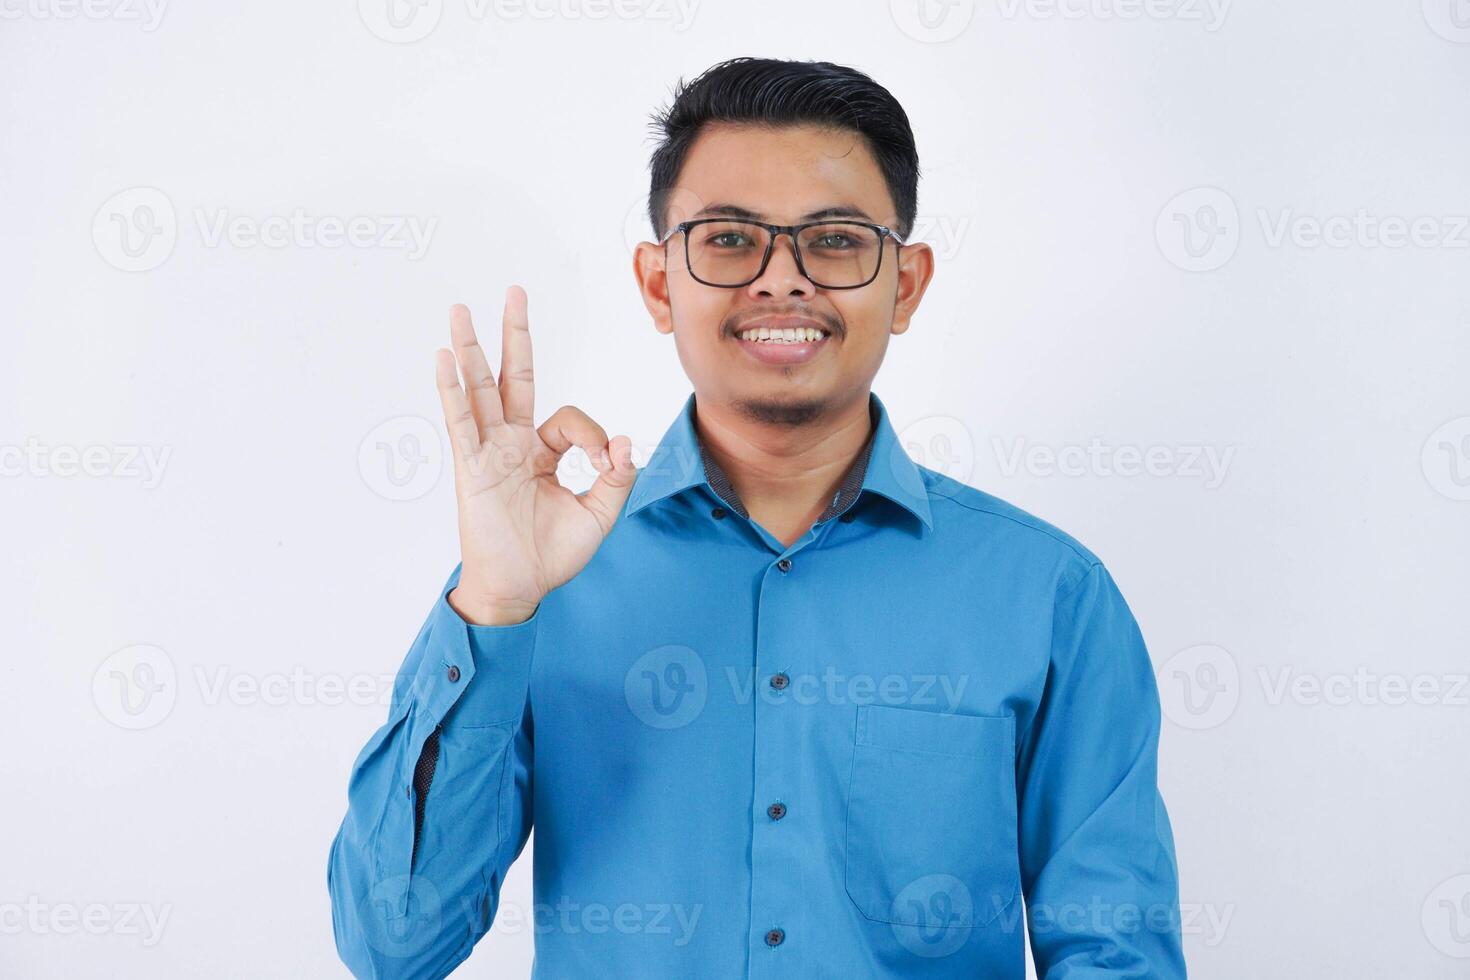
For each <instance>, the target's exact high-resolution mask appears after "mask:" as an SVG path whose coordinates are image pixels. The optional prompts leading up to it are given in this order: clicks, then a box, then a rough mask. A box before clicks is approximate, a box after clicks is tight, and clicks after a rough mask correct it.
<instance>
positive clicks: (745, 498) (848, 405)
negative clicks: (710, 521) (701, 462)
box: [694, 390, 872, 544]
mask: <svg viewBox="0 0 1470 980" xmlns="http://www.w3.org/2000/svg"><path fill="white" fill-rule="evenodd" d="M801 414H803V415H806V413H801ZM792 418H793V415H792V414H787V415H785V416H784V417H783V415H782V413H780V412H771V411H751V410H742V409H741V407H740V406H738V405H728V404H721V403H717V402H703V401H700V400H699V398H698V395H696V396H695V413H694V425H695V430H696V432H697V433H698V435H699V439H700V442H701V443H702V444H703V446H704V448H705V451H706V452H707V453H709V454H710V456H712V457H714V460H715V462H717V463H719V464H720V468H721V469H723V470H724V471H725V475H726V476H728V477H729V479H730V483H731V485H732V486H733V487H734V488H735V492H736V493H737V494H739V496H740V501H741V503H743V504H744V505H745V508H746V510H748V511H749V512H750V516H751V518H752V519H753V520H755V521H756V522H757V523H758V524H760V525H761V526H762V527H765V528H766V529H767V530H769V531H771V533H772V534H775V535H776V536H777V537H778V538H780V539H781V540H783V541H785V542H786V543H787V544H790V543H791V541H794V540H795V539H796V538H797V537H800V536H801V534H803V533H805V531H806V529H807V528H809V527H810V526H811V524H812V522H813V521H815V520H816V519H817V517H818V516H819V515H820V514H821V513H822V511H823V510H825V509H826V507H827V504H828V503H829V502H831V500H832V496H833V494H835V493H836V492H837V490H838V487H840V486H841V484H842V478H843V476H844V475H846V473H847V471H848V468H849V467H851V466H852V464H853V462H854V460H855V459H856V458H857V454H858V453H859V452H860V451H861V450H862V448H863V444H864V443H865V442H867V440H868V437H869V435H870V434H871V433H872V420H871V418H870V417H869V395H868V392H867V391H866V390H864V391H861V392H859V394H858V397H856V398H853V399H850V400H848V401H845V402H842V403H835V404H831V405H828V406H824V407H823V408H822V409H821V410H820V411H817V412H813V413H810V414H809V415H807V416H806V417H803V418H801V420H800V421H799V422H797V423H794V424H793V421H792ZM772 419H775V421H772ZM788 537H789V538H790V540H787V538H788Z"/></svg>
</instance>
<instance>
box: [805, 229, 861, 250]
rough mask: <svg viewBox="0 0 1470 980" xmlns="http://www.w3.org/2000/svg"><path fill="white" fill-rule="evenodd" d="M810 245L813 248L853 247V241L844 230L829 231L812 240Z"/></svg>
mask: <svg viewBox="0 0 1470 980" xmlns="http://www.w3.org/2000/svg"><path fill="white" fill-rule="evenodd" d="M812 245H813V246H814V247H815V248H832V249H847V248H852V247H853V242H852V239H851V238H850V237H848V235H847V234H846V233H845V232H840V231H829V232H827V233H826V234H825V235H823V236H821V237H820V238H818V239H817V240H816V241H814V242H812Z"/></svg>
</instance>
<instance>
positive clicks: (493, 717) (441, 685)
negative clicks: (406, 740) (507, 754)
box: [413, 574, 541, 738]
mask: <svg viewBox="0 0 1470 980" xmlns="http://www.w3.org/2000/svg"><path fill="white" fill-rule="evenodd" d="M458 580H459V576H458V575H457V574H456V575H455V576H454V577H453V578H452V579H451V580H450V582H449V583H448V584H447V585H445V587H444V589H443V590H442V591H441V592H440V593H439V601H438V602H436V603H435V604H434V610H433V612H432V613H430V615H429V642H428V647H427V648H426V649H425V650H424V658H423V660H422V661H421V662H420V664H419V670H418V674H417V676H415V678H414V682H413V697H414V704H415V712H414V713H415V714H416V715H417V716H418V717H417V721H416V724H415V726H414V727H415V728H417V729H419V731H418V732H416V734H419V735H422V736H423V737H424V738H427V737H428V734H429V730H432V729H433V728H434V727H436V726H438V725H439V724H440V723H448V724H453V725H456V726H468V727H478V726H484V725H499V724H504V723H506V722H510V721H515V720H518V719H519V718H520V716H521V713H522V712H523V711H524V710H525V706H526V692H527V690H528V688H529V686H530V679H531V657H532V654H533V653H534V652H535V649H536V633H537V630H538V628H539V626H540V615H541V607H540V606H539V605H538V606H537V607H536V609H535V611H534V612H532V613H531V617H530V618H529V619H527V620H525V621H524V622H520V623H514V624H512V625H509V626H477V625H475V624H472V623H468V622H466V621H465V619H464V618H463V617H462V616H460V614H459V613H457V612H455V610H454V607H453V606H451V605H450V604H449V593H450V592H453V591H454V588H455V586H456V585H457V584H458ZM451 709H452V710H451ZM451 714H452V717H449V716H451Z"/></svg>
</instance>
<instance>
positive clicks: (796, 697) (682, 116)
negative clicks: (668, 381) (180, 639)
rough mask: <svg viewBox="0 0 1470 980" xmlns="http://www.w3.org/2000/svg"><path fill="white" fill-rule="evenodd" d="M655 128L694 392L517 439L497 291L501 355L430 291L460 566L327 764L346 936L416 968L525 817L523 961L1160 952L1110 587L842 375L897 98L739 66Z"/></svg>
mask: <svg viewBox="0 0 1470 980" xmlns="http://www.w3.org/2000/svg"><path fill="white" fill-rule="evenodd" d="M659 121H660V123H661V125H662V129H663V136H664V139H663V142H662V144H661V146H660V147H659V149H658V151H657V153H656V154H655V156H654V159H653V163H652V168H651V169H652V173H653V176H652V182H651V194H650V218H651V220H652V223H653V226H654V232H655V238H656V239H657V244H655V243H651V242H645V243H642V244H640V245H639V246H638V248H637V251H636V256H635V261H634V267H635V275H636V277H637V281H638V286H639V289H640V290H641V291H642V295H643V299H644V301H645V303H646V304H647V307H648V310H649V313H650V315H651V317H652V319H653V322H654V325H655V327H656V328H657V329H658V330H659V331H660V332H662V333H666V334H671V335H672V336H673V339H674V343H675V345H676V347H677V349H678V352H679V356H680V359H681V362H682V363H683V366H684V369H685V371H686V372H687V374H688V375H689V379H690V381H691V382H692V385H693V388H694V391H693V393H692V394H691V395H690V396H689V397H688V398H687V400H686V401H685V403H684V407H683V410H682V411H681V412H680V414H679V415H678V417H677V418H676V419H675V421H674V423H673V424H672V425H671V426H670V427H669V429H668V431H667V433H666V434H665V436H664V438H663V441H662V442H661V443H660V445H659V447H658V449H657V450H656V451H655V452H654V454H653V455H652V457H651V459H650V461H649V464H648V465H647V466H646V467H644V468H643V469H641V470H639V469H636V468H635V467H634V466H633V465H632V462H631V455H630V453H631V444H630V441H629V440H628V439H627V437H625V436H617V437H615V438H612V439H609V438H608V435H607V433H606V431H605V430H604V429H603V428H602V427H601V426H600V425H598V424H597V423H596V422H594V421H593V420H592V419H590V418H588V417H587V415H585V414H584V413H582V412H581V411H579V410H577V409H576V408H573V407H571V406H566V407H563V408H561V409H560V410H558V411H556V412H555V413H553V414H552V415H551V417H550V418H548V419H547V420H546V421H545V422H543V423H542V424H541V425H540V427H539V428H537V427H535V424H534V410H533V406H534V401H533V390H534V388H533V386H534V381H533V374H532V367H531V364H532V360H531V343H530V334H529V331H528V326H527V299H526V295H525V293H524V291H523V290H521V289H520V288H518V287H512V288H511V289H510V290H509V291H508V292H507V295H506V303H505V310H504V317H503V323H502V335H501V357H500V373H499V376H498V377H497V376H496V375H495V374H494V373H493V372H492V369H491V366H490V364H489V363H488V361H487V358H486V356H485V354H484V352H483V351H482V350H481V348H480V347H479V346H478V344H477V341H476V336H475V332H474V330H473V328H472V326H471V323H470V315H469V311H468V310H466V309H465V308H464V307H462V306H456V307H455V308H453V310H452V311H451V316H450V332H451V337H452V339H453V345H454V350H453V352H452V353H451V352H450V351H449V350H441V351H440V352H439V353H438V384H439V389H440V392H441V395H442V398H443V405H444V413H445V420H446V424H447V426H448V429H449V433H450V437H451V442H452V444H453V447H454V459H455V485H456V490H457V499H458V508H459V530H460V546H461V549H462V555H461V557H462V561H461V564H460V566H459V567H458V568H456V569H455V572H454V574H452V575H451V576H450V578H449V580H448V582H447V583H446V585H445V586H444V588H443V590H442V592H441V595H440V597H439V600H438V601H437V603H436V604H435V606H434V608H433V611H432V612H431V613H430V614H429V617H428V621H427V622H426V623H425V625H424V627H423V629H422V630H421V631H420V633H419V635H418V637H417V639H416V640H415V641H414V643H413V646H412V648H411V649H410V651H409V653H408V656H407V659H406V660H405V662H404V664H403V667H402V669H401V671H400V673H399V675H398V679H397V683H396V685H395V689H394V695H395V696H394V702H393V708H392V709H391V712H390V716H389V719H388V721H387V723H386V724H385V725H384V726H383V727H382V728H380V729H379V730H378V731H377V733H376V734H374V735H373V737H372V739H371V740H370V741H369V742H368V744H367V746H366V747H365V748H364V749H363V750H362V753H361V754H360V755H359V757H358V759H357V761H356V764H355V765H354V767H353V771H352V776H351V781H350V783H349V787H348V800H349V808H348V811H347V815H346V818H345V820H344V821H343V823H342V827H341V829H340V831H339V832H338V834H337V836H336V839H335V840H334V842H333V845H332V848H331V859H330V864H329V869H328V887H329V889H330V891H331V895H332V903H333V921H334V925H335V932H336V941H337V947H338V950H339V952H340V954H341V956H342V958H343V960H344V961H345V962H346V963H347V964H348V966H349V967H350V968H351V969H352V971H353V973H354V974H356V975H357V976H360V977H443V976H445V975H447V974H448V973H449V972H450V971H451V970H452V969H453V968H454V967H455V966H456V964H458V963H460V962H461V961H462V960H463V959H464V958H465V957H467V956H468V955H469V953H470V950H471V948H472V947H473V946H474V944H475V942H476V941H477V940H478V939H479V938H480V937H481V936H482V935H484V933H485V932H486V931H487V929H488V928H489V927H490V925H491V922H492V920H493V919H494V917H495V915H496V912H497V909H498V905H499V896H500V886H501V883H502V882H503V881H504V879H505V874H506V870H507V869H508V868H509V867H510V865H511V863H512V861H514V859H515V858H516V857H517V856H518V855H519V853H520V851H521V849H522V847H523V846H524V844H525V842H526V839H527V836H528V834H529V833H530V831H531V829H532V827H533V826H534V828H535V830H536V846H535V848H534V882H535V908H534V909H533V910H532V911H531V912H530V913H529V914H527V913H519V914H518V915H517V921H518V922H519V923H522V924H524V923H526V922H530V923H532V924H533V926H534V929H535V932H536V939H535V941H536V960H535V969H534V974H533V975H534V976H536V977H545V978H581V977H598V978H601V977H618V978H622V977H628V978H691V977H693V978H726V977H772V978H774V977H801V978H810V977H838V978H845V980H856V978H872V977H966V978H976V977H985V978H991V980H1012V978H1016V980H1019V978H1021V977H1022V976H1023V975H1024V937H1025V935H1026V932H1025V928H1024V927H1023V915H1024V916H1025V920H1026V925H1028V926H1029V929H1030V941H1031V950H1032V954H1033V956H1034V959H1035V962H1036V966H1037V972H1038V974H1039V975H1040V976H1041V977H1043V978H1053V980H1056V978H1063V977H1065V978H1068V980H1080V978H1082V977H1102V976H1118V977H1136V978H1141V977H1150V978H1166V980H1175V978H1182V977H1183V976H1184V975H1185V974H1184V963H1183V959H1182V956H1181V953H1180V944H1179V927H1178V925H1179V924H1178V898H1177V874H1176V867H1175V861H1174V853H1173V838H1172V834H1171V830H1170V826H1169V819H1168V816H1167V814H1166V812H1165V809H1164V805H1163V802H1162V800H1161V798H1160V795H1159V792H1158V789H1157V785H1156V758H1157V747H1158V726H1159V709H1158V696H1157V692H1156V689H1155V684H1154V679H1153V674H1152V670H1151V668H1150V664H1149V659H1148V655H1147V653H1146V651H1145V648H1144V643H1143V640H1142V637H1141V636H1140V634H1139V631H1138V628H1137V626H1136V624H1135V622H1134V619H1133V617H1132V616H1131V615H1130V613H1129V611H1128V608H1127V606H1126V605H1125V603H1124V600H1123V598H1122V597H1121V595H1120V594H1119V592H1118V589H1117V587H1116V586H1115V584H1114V582H1113V580H1112V578H1111V577H1110V576H1109V574H1108V572H1107V570H1106V569H1105V568H1104V567H1103V566H1102V565H1101V564H1100V563H1099V561H1098V559H1097V558H1096V557H1094V556H1093V555H1092V554H1091V553H1090V552H1088V551H1087V550H1086V549H1085V548H1083V547H1082V546H1081V545H1080V544H1078V543H1077V542H1076V541H1074V540H1073V539H1072V538H1070V537H1068V536H1067V535H1066V534H1064V533H1062V532H1061V531H1058V530H1057V529H1055V528H1053V527H1051V526H1050V525H1048V524H1046V523H1044V522H1042V521H1040V520H1038V519H1036V518H1034V517H1032V516H1030V515H1028V514H1026V513H1024V512H1022V511H1020V510H1018V509H1016V508H1015V507H1012V506H1010V505H1008V504H1006V503H1004V502H1002V501H1000V500H997V499H996V498H994V497H991V496H989V495H987V494H985V493H982V492H980V491H979V490H976V489H973V488H971V487H968V486H965V485H963V484H960V483H958V482H956V481H954V480H952V479H949V478H947V477H945V476H943V475H941V474H939V473H937V472H934V471H933V470H930V469H927V468H925V467H923V466H919V465H917V464H915V463H914V462H913V461H912V460H911V459H910V458H909V457H908V456H907V455H906V454H905V452H904V451H903V448H902V447H901V445H900V444H899V442H898V439H897V437H896V435H895V433H894V431H893V428H892V426H891V424H890V421H889V416H888V412H887V408H886V406H885V405H884V404H883V402H881V401H880V400H879V399H878V397H877V395H876V394H874V393H872V391H871V383H872V380H873V377H874V375H875V374H876V373H877V371H878V367H879V365H880V364H881V362H882V359H883V354H884V351H885V349H886V347H887V343H888V338H889V336H890V335H897V334H901V333H903V332H904V331H905V330H906V329H907V328H908V325H909V322H910V320H911V318H912V317H913V314H914V312H915V311H916V310H917V308H918V306H919V302H920V300H921V299H922V297H923V295H924V291H925V289H926V288H927V286H928V284H929V281H930V279H931V277H932V275H933V271H934V264H933V254H932V251H931V250H930V249H929V247H928V246H926V245H923V244H920V243H906V242H905V241H904V238H905V236H906V235H907V234H908V233H909V231H910V229H911V228H912V226H913V222H914V213H915V202H916V196H917V181H918V160H917V154H916V152H915V149H914V140H913V135H912V133H911V131H910V128H909V123H908V120H907V117H906V115H905V114H904V112H903V109H902V108H901V107H900V106H899V104H898V103H897V102H896V101H895V100H894V99H893V97H892V96H891V95H890V94H889V93H888V92H887V91H886V90H885V89H883V88H882V87H881V86H879V85H877V84H876V83H875V82H874V81H873V80H872V79H870V78H869V77H868V76H866V75H864V74H862V73H860V72H857V71H854V70H852V69H849V68H844V67H840V66H837V65H832V64H828V63H811V62H785V61H772V60H764V59H736V60H735V61H732V62H727V63H724V64H720V65H717V66H715V67H714V68H712V69H710V70H709V71H707V72H706V73H704V74H703V75H701V76H700V77H699V78H698V79H696V80H695V81H693V82H692V83H690V84H689V85H687V86H681V87H680V88H679V89H677V90H676V98H675V100H674V103H673V105H672V106H671V107H670V108H669V109H668V111H667V112H665V113H663V114H662V115H661V116H660V117H659ZM675 217H682V218H683V219H684V220H677V221H676V220H674V218H675ZM456 366H457V368H458V372H457V371H456ZM458 374H462V375H463V379H464V381H463V386H461V383H460V380H459V377H458ZM572 446H578V447H580V448H581V449H583V450H585V451H586V452H587V453H588V454H589V456H590V457H591V458H592V459H593V461H594V463H595V465H596V466H597V469H598V473H599V475H598V478H597V480H596V483H595V484H594V485H593V486H592V488H591V489H590V490H589V491H587V492H586V493H585V494H582V495H575V494H573V493H572V492H571V491H569V490H567V489H566V488H564V487H562V486H560V485H559V484H558V482H557V479H556V475H555V470H556V466H557V461H558V460H559V459H560V458H561V456H562V455H563V454H564V453H566V452H567V451H568V450H569V449H570V448H571V447H572Z"/></svg>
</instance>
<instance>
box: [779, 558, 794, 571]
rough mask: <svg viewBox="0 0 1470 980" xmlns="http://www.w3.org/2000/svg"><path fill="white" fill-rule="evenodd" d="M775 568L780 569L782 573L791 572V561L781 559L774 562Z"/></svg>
mask: <svg viewBox="0 0 1470 980" xmlns="http://www.w3.org/2000/svg"><path fill="white" fill-rule="evenodd" d="M776 567H777V568H779V569H781V571H783V572H789V571H791V559H790V558H782V559H781V560H780V561H778V562H776Z"/></svg>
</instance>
